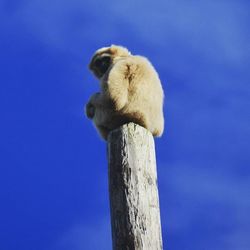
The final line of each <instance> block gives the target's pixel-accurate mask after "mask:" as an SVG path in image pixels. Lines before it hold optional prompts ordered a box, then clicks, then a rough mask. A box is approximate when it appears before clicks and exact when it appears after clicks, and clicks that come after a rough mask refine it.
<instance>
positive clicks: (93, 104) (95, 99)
mask: <svg viewBox="0 0 250 250" xmlns="http://www.w3.org/2000/svg"><path fill="white" fill-rule="evenodd" d="M103 103H104V101H103V100H102V97H101V93H99V92H98V93H95V94H94V95H92V96H91V97H90V100H89V102H88V103H87V105H86V107H85V113H86V115H87V117H88V118H89V119H93V117H94V116H95V111H96V108H98V107H99V106H102V105H103Z"/></svg>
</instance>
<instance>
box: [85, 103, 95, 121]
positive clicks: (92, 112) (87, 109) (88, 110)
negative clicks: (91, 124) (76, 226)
mask: <svg viewBox="0 0 250 250" xmlns="http://www.w3.org/2000/svg"><path fill="white" fill-rule="evenodd" d="M85 113H86V115H87V117H88V118H89V119H93V117H94V116H95V107H94V105H93V104H92V103H91V102H88V103H87V105H86V107H85Z"/></svg>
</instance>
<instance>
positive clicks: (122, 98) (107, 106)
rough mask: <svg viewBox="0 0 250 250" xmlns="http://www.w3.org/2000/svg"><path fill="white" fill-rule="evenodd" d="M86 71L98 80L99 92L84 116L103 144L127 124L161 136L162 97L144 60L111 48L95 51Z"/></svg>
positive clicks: (156, 80) (119, 49)
mask: <svg viewBox="0 0 250 250" xmlns="http://www.w3.org/2000/svg"><path fill="white" fill-rule="evenodd" d="M89 68H90V70H91V71H92V72H93V73H94V75H95V76H96V77H97V78H98V79H99V80H100V88H101V90H100V92H98V93H95V94H94V95H93V96H91V98H90V100H89V102H88V104H87V105H86V115H87V116H88V118H90V119H92V120H93V122H94V124H95V126H96V128H97V130H98V131H99V133H100V135H101V136H102V137H103V138H104V139H105V140H106V139H107V136H108V133H109V132H110V131H111V130H113V129H115V128H118V127H119V126H121V125H123V124H125V123H128V122H134V123H136V124H138V125H141V126H143V127H144V128H146V129H148V130H149V131H150V132H151V133H152V134H153V136H161V135H162V133H163V130H164V117H163V98H164V94H163V89H162V85H161V82H160V79H159V77H158V74H157V72H156V71H155V69H154V67H153V66H152V65H151V63H150V62H149V61H148V59H147V58H145V57H142V56H138V55H132V54H131V53H130V52H129V51H128V50H127V49H126V48H124V47H121V46H115V45H112V46H110V47H105V48H101V49H99V50H97V51H96V52H95V54H94V56H93V57H92V59H91V62H90V64H89Z"/></svg>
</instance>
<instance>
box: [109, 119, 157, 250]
mask: <svg viewBox="0 0 250 250" xmlns="http://www.w3.org/2000/svg"><path fill="white" fill-rule="evenodd" d="M108 159H109V195H110V210H111V225H112V241H113V249H114V250H135V249H136V250H142V249H143V250H161V249H162V236H161V222H160V209H159V198H158V188H157V172H156V160H155V147H154V139H153V136H152V135H151V133H150V132H149V131H147V130H146V129H144V128H143V127H140V126H139V125H136V124H134V123H129V124H125V125H123V126H122V127H120V128H118V129H116V130H114V131H112V132H111V133H110V134H109V137H108Z"/></svg>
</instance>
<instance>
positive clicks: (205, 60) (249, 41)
mask: <svg viewBox="0 0 250 250" xmlns="http://www.w3.org/2000/svg"><path fill="white" fill-rule="evenodd" d="M249 9H250V3H249V1H243V0H238V1H236V0H234V1H232V0H220V1H218V0H210V1H184V0H180V1H173V0H170V1H143V0H135V1H115V0H113V1H111V0H107V1H99V0H98V1H92V0H89V1H82V0H81V1H80V0H71V1H65V0H60V1H58V0H43V1H38V0H23V1H21V0H20V1H18V0H12V1H9V0H2V1H1V2H0V31H1V33H0V34H1V35H0V66H1V67H0V111H1V122H0V154H1V157H0V199H1V202H0V249H1V250H34V249H36V250H82V249H84V250H108V249H111V231H110V218H109V201H108V192H107V190H108V185H107V160H106V145H105V143H104V142H103V141H101V140H100V139H99V137H98V135H97V133H96V131H95V129H94V128H93V126H92V124H91V123H90V121H89V120H87V119H86V118H85V117H84V114H83V106H84V104H85V103H86V102H87V100H88V98H89V96H90V95H91V94H92V93H94V92H95V91H97V90H98V88H99V87H98V83H97V81H96V79H95V78H94V77H93V76H92V75H91V73H90V72H89V71H88V69H87V65H88V62H89V60H90V57H91V55H92V54H93V52H94V51H95V50H96V49H98V48H100V47H103V46H108V45H110V44H119V45H123V46H126V47H128V48H129V49H130V50H131V51H132V53H134V54H141V55H144V56H147V57H148V58H149V59H150V60H151V61H152V63H153V64H154V65H155V67H156V69H157V70H158V72H159V75H160V77H161V80H162V83H163V87H164V90H165V95H166V99H165V118H166V127H165V134H164V136H163V137H162V138H161V139H157V140H156V153H157V163H158V178H159V192H160V203H161V217H162V230H163V239H164V245H165V247H164V250H211V249H212V250H249V249H250V237H249V235H250V217H249V211H250V198H249V197H250V196H249V192H250V169H249V167H250V159H249V148H250V145H249V144H250V143H249V139H250V112H249V107H250V71H249V69H250V31H249V30H250V29H249V25H250V16H249Z"/></svg>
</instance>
